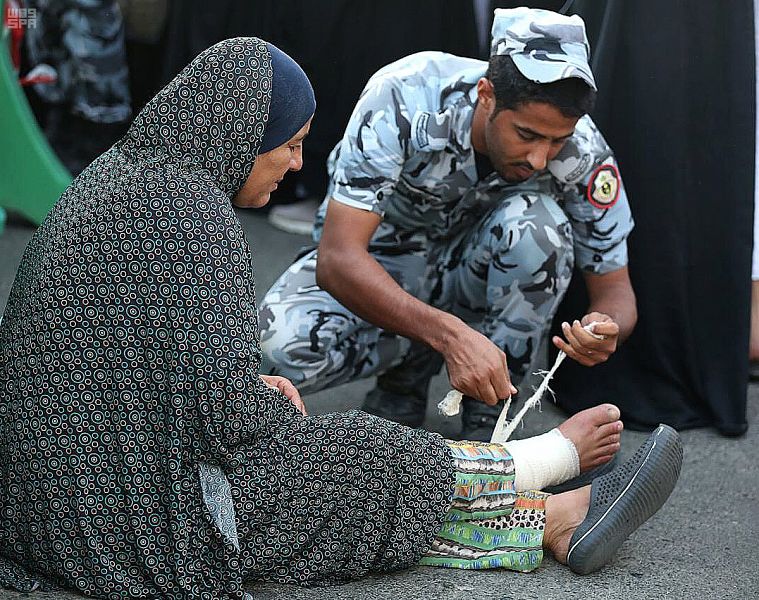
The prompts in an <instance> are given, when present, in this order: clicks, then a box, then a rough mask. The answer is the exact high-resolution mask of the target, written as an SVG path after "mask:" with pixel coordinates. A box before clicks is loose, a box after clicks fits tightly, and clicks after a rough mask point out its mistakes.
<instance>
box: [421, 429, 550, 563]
mask: <svg viewBox="0 0 759 600" xmlns="http://www.w3.org/2000/svg"><path fill="white" fill-rule="evenodd" d="M448 445H449V448H450V449H451V453H452V454H453V457H454V461H455V465H456V487H455V490H454V492H453V502H452V505H451V508H450V510H449V511H448V515H447V516H446V520H445V523H444V524H443V526H442V527H441V528H440V531H439V532H438V533H437V535H436V536H435V540H434V541H433V543H432V547H431V548H430V549H429V550H428V551H427V554H425V556H424V558H422V560H421V562H420V564H422V565H428V566H438V567H453V568H458V569H494V568H506V569H511V570H514V571H532V570H533V569H536V568H537V567H538V566H539V565H540V562H541V560H542V559H543V530H544V529H545V499H546V497H547V496H548V494H545V493H543V492H539V491H530V492H522V493H517V492H515V491H514V463H513V461H512V460H511V456H510V455H509V453H508V451H507V450H506V447H505V446H503V445H502V444H491V443H480V442H467V441H462V442H451V441H449V442H448Z"/></svg>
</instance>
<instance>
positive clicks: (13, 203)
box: [0, 0, 71, 229]
mask: <svg viewBox="0 0 759 600" xmlns="http://www.w3.org/2000/svg"><path fill="white" fill-rule="evenodd" d="M4 4H5V3H4V2H2V0H0V15H2V14H4V11H5V8H4ZM9 41H10V32H9V30H8V29H7V28H6V27H5V26H2V33H1V34H0V206H2V207H4V208H6V209H8V210H12V211H14V212H17V213H19V214H20V215H22V216H24V217H25V218H27V219H29V220H30V221H32V222H33V223H35V224H36V225H39V224H40V223H42V220H43V219H44V218H45V215H46V214H47V213H48V211H49V210H50V208H52V206H53V204H55V202H56V200H58V197H59V196H60V195H61V193H62V192H63V190H65V189H66V186H68V184H69V183H71V174H70V173H69V172H68V171H67V170H66V168H65V167H64V166H63V165H62V164H61V162H60V161H59V160H58V157H57V156H56V155H55V154H54V152H53V150H52V149H51V148H50V145H49V144H48V143H47V140H46V139H45V136H44V135H43V134H42V132H41V131H40V128H39V125H38V124H37V120H36V119H35V118H34V114H33V113H32V110H31V108H29V103H28V102H27V101H26V96H25V95H24V92H23V91H22V90H21V86H20V85H19V83H18V74H17V73H16V71H15V69H14V68H13V63H12V61H11V57H10V48H9ZM3 221H4V219H3ZM0 229H2V227H0Z"/></svg>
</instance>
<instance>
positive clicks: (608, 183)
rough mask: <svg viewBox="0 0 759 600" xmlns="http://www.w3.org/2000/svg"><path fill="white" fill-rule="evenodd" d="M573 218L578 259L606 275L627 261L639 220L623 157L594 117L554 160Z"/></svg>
mask: <svg viewBox="0 0 759 600" xmlns="http://www.w3.org/2000/svg"><path fill="white" fill-rule="evenodd" d="M548 170H549V171H550V172H551V174H552V175H553V176H554V179H555V181H556V183H557V185H558V187H559V191H560V192H561V195H562V197H563V203H564V210H565V212H566V213H567V215H568V216H569V219H570V221H571V222H572V229H573V232H574V250H575V264H576V266H577V267H578V268H580V269H581V270H583V271H587V272H591V273H596V274H599V275H601V274H604V273H609V272H611V271H616V270H617V269H620V268H622V267H624V266H626V265H627V236H628V235H629V234H630V232H631V231H632V228H633V225H634V222H633V218H632V214H631V212H630V204H629V203H628V200H627V194H626V192H625V188H624V185H623V184H622V178H621V177H620V174H619V168H618V166H617V162H616V160H615V159H614V155H613V153H612V151H611V149H610V148H609V146H608V144H607V143H606V140H605V139H604V137H603V136H602V135H601V132H600V131H598V128H597V127H596V125H595V124H594V123H593V121H592V120H591V118H590V117H588V116H585V117H583V118H582V119H580V121H578V123H577V127H576V128H575V134H574V136H572V138H571V139H570V140H569V141H568V142H567V143H566V145H565V146H564V148H562V150H561V152H560V153H559V155H558V156H557V157H556V158H555V159H554V160H552V161H551V162H550V163H549V165H548Z"/></svg>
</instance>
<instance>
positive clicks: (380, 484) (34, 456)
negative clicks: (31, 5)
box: [0, 38, 676, 599]
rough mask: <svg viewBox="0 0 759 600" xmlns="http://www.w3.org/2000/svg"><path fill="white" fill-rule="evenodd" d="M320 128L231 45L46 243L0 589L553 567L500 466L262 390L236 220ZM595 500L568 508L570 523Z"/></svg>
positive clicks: (106, 158)
mask: <svg viewBox="0 0 759 600" xmlns="http://www.w3.org/2000/svg"><path fill="white" fill-rule="evenodd" d="M314 109H315V104H314V96H313V90H312V89H311V86H310V84H309V83H308V79H307V78H306V76H305V75H304V74H303V72H302V71H301V70H300V68H299V67H298V66H297V65H296V64H295V63H294V62H293V61H292V60H291V59H290V58H289V57H287V56H286V55H284V54H283V53H282V52H280V51H279V50H277V49H276V48H275V47H273V46H271V45H270V44H267V43H265V42H262V41H261V40H258V39H255V38H236V39H231V40H226V41H224V42H221V43H219V44H217V45H215V46H213V47H212V48H209V49H208V50H207V51H205V52H204V53H202V54H201V55H200V56H198V58H196V59H195V60H194V61H193V62H192V63H191V64H190V65H189V66H188V67H187V68H185V69H184V71H182V73H180V74H179V75H178V76H177V77H176V78H175V79H174V80H173V81H172V82H171V83H170V84H169V85H168V86H167V87H166V88H164V89H163V90H162V91H161V92H160V93H159V94H158V95H157V96H156V97H155V98H154V99H153V100H152V101H151V102H150V103H149V104H148V105H147V106H146V107H145V109H144V110H143V111H142V112H141V113H140V114H139V115H138V117H137V118H136V119H135V121H134V123H133V125H132V126H131V128H130V130H129V132H128V133H127V135H126V136H125V137H124V138H123V139H122V140H120V141H119V142H118V143H117V144H116V145H114V146H113V147H112V148H111V149H110V150H108V151H107V152H106V153H105V154H103V155H102V156H100V157H99V158H98V159H97V160H95V161H94V162H93V163H92V164H91V165H90V166H89V167H88V168H87V169H86V170H85V171H84V172H83V173H82V174H81V175H80V176H79V177H77V178H76V179H75V181H74V182H73V183H72V184H71V186H70V187H69V188H68V189H67V190H66V191H65V192H64V194H63V195H62V196H61V198H60V200H59V201H58V202H57V204H56V205H55V207H54V208H53V210H52V211H51V212H50V214H49V215H48V217H47V218H46V220H45V222H44V223H43V224H42V226H41V227H40V228H39V229H38V231H37V232H36V233H35V234H34V236H33V238H32V240H31V241H30V243H29V246H28V247H27V250H26V252H25V254H24V257H23V259H22V262H21V266H20V268H19V271H18V275H17V277H16V281H15V282H14V285H13V289H12V291H11V295H10V298H9V301H8V304H7V308H6V311H5V314H4V316H3V320H2V323H1V324H0V585H10V586H12V587H15V588H16V589H20V590H26V591H28V590H32V589H36V588H38V587H40V586H42V587H45V586H50V585H54V584H58V585H63V586H65V587H70V588H74V589H77V590H79V591H81V592H83V593H85V594H87V595H90V596H100V597H109V598H122V597H162V598H192V599H195V598H209V599H210V598H242V597H244V596H245V592H244V591H243V586H242V582H243V579H245V578H253V579H263V580H269V581H279V582H285V583H310V582H315V581H320V580H321V581H325V580H336V579H339V580H343V579H348V578H352V577H358V576H361V575H364V574H366V573H367V572H369V571H388V570H393V569H399V568H404V567H407V566H410V565H413V564H415V563H417V562H419V560H420V559H421V558H422V556H423V555H425V553H427V555H426V556H425V558H424V560H425V561H426V564H440V565H445V566H459V567H464V568H486V567H492V566H506V567H509V568H513V569H517V570H531V569H533V568H535V567H536V566H537V565H538V564H539V562H540V559H541V557H542V544H543V528H544V523H545V511H544V506H545V503H546V495H545V494H543V493H541V492H537V491H528V490H529V489H528V490H527V491H524V492H519V493H518V490H517V489H516V487H515V485H516V484H515V476H514V472H515V471H514V463H513V461H512V457H511V455H510V454H509V452H508V451H507V450H506V449H505V448H504V447H503V446H502V445H499V444H494V445H479V446H478V445H472V444H469V443H467V442H460V443H459V442H446V441H445V440H443V439H442V438H441V437H440V436H438V435H436V434H432V433H428V432H425V431H421V430H413V429H408V428H406V427H403V426H400V425H397V424H395V423H391V422H388V421H385V420H383V419H379V418H377V417H374V416H371V415H367V414H364V413H361V412H359V411H352V412H349V413H344V414H329V415H322V416H318V417H306V416H304V414H303V413H304V412H305V411H304V410H303V406H302V403H301V402H300V398H299V396H298V393H297V391H295V389H294V388H293V387H292V385H291V384H290V383H289V382H288V381H286V380H284V379H281V378H272V377H266V376H262V375H260V374H259V365H260V362H261V350H260V347H259V340H258V317H257V311H256V302H255V293H254V286H253V272H252V257H251V253H250V249H249V246H248V243H247V241H246V239H245V236H244V234H243V231H242V229H241V226H240V223H239V221H238V220H237V218H236V216H235V214H234V211H233V209H232V204H233V203H234V204H237V205H240V206H250V207H256V206H262V205H263V204H265V203H266V202H267V201H268V197H269V194H270V193H271V191H272V190H273V189H275V188H276V186H277V183H278V182H279V181H280V180H281V179H282V177H283V176H284V175H285V173H286V172H287V171H288V170H297V169H298V168H300V164H301V160H302V159H301V143H302V140H303V138H304V137H305V135H306V134H307V132H308V128H309V125H310V120H311V117H312V115H313V113H314ZM599 429H600V428H599ZM609 436H610V437H613V435H612V434H609ZM617 437H618V436H617ZM604 439H605V438H604ZM599 443H600V442H599ZM570 445H571V443H570ZM617 447H618V444H617ZM572 448H574V446H572ZM579 451H580V456H584V452H583V450H582V448H580V450H579ZM575 454H576V451H575ZM608 458H610V455H609V457H608ZM608 458H607V460H608ZM564 479H566V478H564ZM622 479H624V478H622ZM675 479H676V476H675ZM562 480H563V479H562ZM672 483H673V484H674V482H672ZM583 489H584V490H585V491H584V492H582V491H581V492H569V494H570V496H567V494H561V495H559V496H554V497H553V498H556V499H558V500H556V501H554V507H558V506H559V505H560V504H562V503H563V505H567V506H571V507H572V508H573V510H574V512H572V511H571V510H570V511H569V513H568V514H575V513H577V515H579V517H578V520H577V522H578V523H579V521H580V520H582V516H583V515H584V514H585V511H586V510H587V506H588V497H589V489H588V488H583ZM576 493H579V496H571V494H576ZM665 497H666V496H665ZM561 498H565V500H561ZM566 498H569V499H568V500H567V499H566ZM577 498H580V500H578V499H577ZM582 498H584V500H583V499H582ZM549 502H551V500H550V499H549ZM662 502H663V500H662ZM567 503H568V504H567ZM656 508H658V506H657V507H656ZM565 512H566V511H565ZM577 515H576V516H577ZM588 518H590V517H588ZM472 519H477V521H476V523H475V522H474V521H472ZM470 521H471V522H472V524H468V523H469V522H470ZM555 522H556V521H555ZM586 522H587V519H586ZM559 524H560V525H563V526H564V529H566V530H567V531H569V529H567V527H566V526H565V523H564V522H561V523H559ZM576 524H577V523H575V525H576ZM441 526H442V527H443V529H441ZM495 529H497V530H498V531H497V535H496V533H494V531H495ZM436 534H437V535H436ZM586 535H587V534H586ZM568 536H569V534H568V533H566V532H565V534H564V538H565V539H564V538H562V539H564V541H565V542H566V543H565V544H564V546H565V547H564V550H563V551H562V552H563V553H564V560H566V552H567V548H566V546H567V545H568V543H569V537H568ZM585 537H586V536H583V540H585ZM483 538H485V539H486V540H488V542H487V544H489V545H486V546H482V543H483V542H482V539H483ZM622 539H624V538H622ZM467 540H469V541H470V542H471V541H472V540H478V541H477V544H479V546H476V547H471V548H470V547H468V546H466V542H467ZM583 543H585V545H586V546H587V547H589V548H590V547H595V546H596V543H595V541H594V538H593V537H592V536H591V537H590V538H588V542H584V541H583ZM462 544H464V546H463V547H462ZM462 548H463V549H462ZM607 550H608V548H607ZM607 554H608V552H607ZM572 568H576V566H573V567H572ZM596 568H597V567H596Z"/></svg>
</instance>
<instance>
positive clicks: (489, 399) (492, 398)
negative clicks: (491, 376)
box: [477, 382, 499, 406]
mask: <svg viewBox="0 0 759 600" xmlns="http://www.w3.org/2000/svg"><path fill="white" fill-rule="evenodd" d="M477 391H478V392H479V393H478V396H479V398H480V400H482V401H483V402H484V403H485V404H487V405H489V406H495V405H496V404H498V400H499V398H498V394H497V393H496V391H495V388H494V387H493V386H492V384H491V383H490V382H487V383H484V384H483V385H482V386H481V387H478V388H477Z"/></svg>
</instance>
